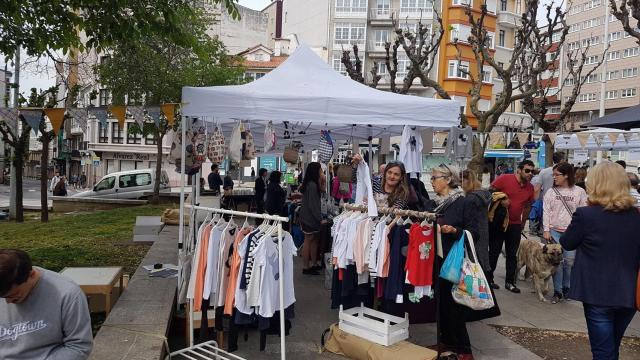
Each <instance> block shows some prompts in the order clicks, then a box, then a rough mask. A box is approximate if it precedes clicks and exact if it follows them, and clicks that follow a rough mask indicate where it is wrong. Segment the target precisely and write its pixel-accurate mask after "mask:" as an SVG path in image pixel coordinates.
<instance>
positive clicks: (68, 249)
mask: <svg viewBox="0 0 640 360" xmlns="http://www.w3.org/2000/svg"><path fill="white" fill-rule="evenodd" d="M165 208H166V206H151V205H145V206H139V207H130V208H122V209H115V210H108V211H97V212H93V213H83V214H69V215H63V214H55V213H50V219H51V220H50V221H49V222H48V223H41V222H40V220H39V213H37V216H28V217H27V216H25V222H24V223H22V224H17V223H13V222H3V223H1V224H0V248H5V249H6V248H16V249H22V250H25V251H27V252H28V253H29V255H31V258H32V259H33V263H34V265H37V266H41V267H43V268H46V269H49V270H52V271H60V270H62V269H63V268H64V267H67V266H123V267H124V268H125V272H126V273H128V274H133V273H134V272H135V270H136V268H137V267H138V266H139V265H140V262H141V261H142V258H143V257H144V256H145V255H146V253H147V250H149V246H148V245H138V244H133V242H132V239H133V225H134V224H135V221H136V216H139V215H140V216H145V215H147V216H153V215H155V216H160V215H161V214H162V211H163V210H164V209H165ZM25 215H26V214H25ZM52 215H53V216H52Z"/></svg>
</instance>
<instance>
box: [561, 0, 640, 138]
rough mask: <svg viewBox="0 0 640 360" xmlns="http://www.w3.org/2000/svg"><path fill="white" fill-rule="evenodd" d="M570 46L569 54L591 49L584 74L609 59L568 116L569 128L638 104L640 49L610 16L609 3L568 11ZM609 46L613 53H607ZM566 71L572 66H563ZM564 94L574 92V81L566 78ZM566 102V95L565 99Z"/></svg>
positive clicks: (592, 1)
mask: <svg viewBox="0 0 640 360" xmlns="http://www.w3.org/2000/svg"><path fill="white" fill-rule="evenodd" d="M567 25H568V26H569V34H568V35H567V40H566V47H567V50H568V51H576V50H579V51H584V50H585V49H586V48H587V47H588V50H587V51H588V52H587V61H586V63H585V67H584V70H583V74H586V72H587V71H588V70H589V69H591V68H592V67H593V66H595V64H597V63H598V61H600V60H601V59H602V57H603V56H604V57H605V62H604V63H603V64H602V66H601V67H600V68H599V69H598V70H596V72H594V73H593V74H591V75H590V76H589V77H588V78H587V79H586V82H585V84H584V85H583V86H582V89H581V91H580V95H579V96H578V98H577V99H576V103H575V105H574V106H573V108H572V110H571V113H570V115H569V117H568V122H569V126H570V127H571V128H578V126H579V125H581V124H583V123H585V122H587V121H589V120H591V119H595V118H597V117H599V116H600V111H601V110H604V113H605V114H608V113H612V112H615V111H617V110H620V109H623V108H627V107H629V106H633V105H638V104H639V103H640V97H638V90H639V87H640V85H639V84H640V78H639V77H638V71H639V69H638V68H639V67H640V47H639V46H638V43H637V42H636V39H635V38H633V37H631V36H630V35H629V34H627V33H626V32H625V31H624V30H623V29H622V25H621V24H620V21H619V20H618V19H616V18H615V17H614V16H612V15H611V14H610V13H609V7H608V2H606V1H605V0H589V1H585V2H576V3H574V4H573V5H572V6H571V8H569V10H568V12H567ZM607 45H610V47H609V50H608V51H607V52H606V53H605V52H604V51H605V49H606V47H607ZM563 65H564V66H565V68H566V67H567V66H568V64H567V63H566V61H565V63H564V64H563ZM564 81H565V87H564V90H563V92H567V93H569V92H571V90H572V89H573V85H574V84H573V82H572V79H565V80H564ZM562 100H563V101H566V95H565V96H564V97H563V99H562Z"/></svg>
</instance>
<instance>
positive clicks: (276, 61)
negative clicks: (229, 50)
mask: <svg viewBox="0 0 640 360" xmlns="http://www.w3.org/2000/svg"><path fill="white" fill-rule="evenodd" d="M287 58H288V56H272V57H271V61H251V60H244V61H243V62H242V65H243V66H244V67H245V68H247V69H275V68H277V67H278V66H279V65H280V64H282V63H283V62H284V61H285V60H287Z"/></svg>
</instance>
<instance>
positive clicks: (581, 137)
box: [576, 133, 589, 147]
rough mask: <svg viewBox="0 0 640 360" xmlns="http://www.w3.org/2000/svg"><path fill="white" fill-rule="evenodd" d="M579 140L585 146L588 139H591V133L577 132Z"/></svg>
mask: <svg viewBox="0 0 640 360" xmlns="http://www.w3.org/2000/svg"><path fill="white" fill-rule="evenodd" d="M576 136H577V137H578V141H579V142H580V146H582V147H585V146H586V145H587V141H589V134H587V133H577V134H576Z"/></svg>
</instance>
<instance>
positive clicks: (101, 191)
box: [71, 169, 169, 200]
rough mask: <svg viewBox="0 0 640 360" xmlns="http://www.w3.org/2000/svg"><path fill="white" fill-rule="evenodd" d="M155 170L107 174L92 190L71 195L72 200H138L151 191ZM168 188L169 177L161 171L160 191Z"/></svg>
mask: <svg viewBox="0 0 640 360" xmlns="http://www.w3.org/2000/svg"><path fill="white" fill-rule="evenodd" d="M155 173H156V170H155V169H139V170H129V171H121V172H115V173H111V174H107V175H105V176H103V177H102V179H100V181H99V182H98V183H97V184H96V185H95V186H94V187H93V189H92V190H89V191H83V192H80V193H77V194H74V195H72V196H71V197H73V198H101V199H130V200H135V199H139V198H141V197H143V196H145V194H148V193H150V192H152V191H153V185H154V182H155V179H156V177H155ZM167 188H169V176H168V175H167V173H166V171H164V170H162V175H161V176H160V190H163V189H167Z"/></svg>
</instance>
